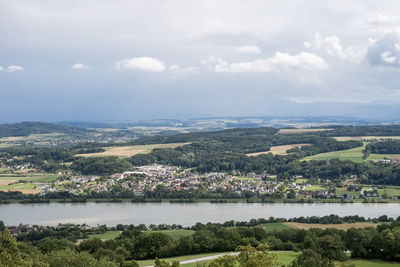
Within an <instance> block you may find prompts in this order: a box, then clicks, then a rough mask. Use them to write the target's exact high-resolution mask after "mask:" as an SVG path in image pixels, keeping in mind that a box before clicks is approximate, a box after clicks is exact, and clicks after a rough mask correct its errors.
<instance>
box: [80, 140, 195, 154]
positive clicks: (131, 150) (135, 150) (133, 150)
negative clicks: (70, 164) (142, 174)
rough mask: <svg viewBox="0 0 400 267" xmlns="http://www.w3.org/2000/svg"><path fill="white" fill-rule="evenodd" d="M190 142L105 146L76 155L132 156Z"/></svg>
mask: <svg viewBox="0 0 400 267" xmlns="http://www.w3.org/2000/svg"><path fill="white" fill-rule="evenodd" d="M187 144H190V143H170V144H154V145H139V146H113V147H104V149H106V151H104V152H98V153H88V154H77V155H76V156H81V157H107V156H117V157H131V156H133V155H137V154H147V153H150V152H151V151H152V150H153V149H155V148H175V147H179V146H184V145H187Z"/></svg>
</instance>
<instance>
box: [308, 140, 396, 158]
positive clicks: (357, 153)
mask: <svg viewBox="0 0 400 267" xmlns="http://www.w3.org/2000/svg"><path fill="white" fill-rule="evenodd" d="M367 144H368V143H367V142H364V145H363V146H361V147H356V148H352V149H347V150H340V151H333V152H327V153H321V154H316V155H313V156H309V157H306V158H304V159H303V160H330V159H334V158H338V159H340V160H350V161H353V162H356V163H361V162H365V161H368V160H372V161H377V160H382V159H390V158H396V157H400V155H398V154H370V155H369V157H368V158H367V159H364V158H363V156H364V154H363V150H364V149H365V147H366V145H367Z"/></svg>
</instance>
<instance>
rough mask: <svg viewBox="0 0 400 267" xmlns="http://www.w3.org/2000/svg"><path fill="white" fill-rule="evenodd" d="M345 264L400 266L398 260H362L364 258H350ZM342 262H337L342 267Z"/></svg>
mask: <svg viewBox="0 0 400 267" xmlns="http://www.w3.org/2000/svg"><path fill="white" fill-rule="evenodd" d="M344 263H345V264H354V265H355V266H356V267H386V266H400V263H398V262H390V261H382V260H362V259H349V260H347V261H345V262H344ZM340 264H342V263H336V266H337V267H340Z"/></svg>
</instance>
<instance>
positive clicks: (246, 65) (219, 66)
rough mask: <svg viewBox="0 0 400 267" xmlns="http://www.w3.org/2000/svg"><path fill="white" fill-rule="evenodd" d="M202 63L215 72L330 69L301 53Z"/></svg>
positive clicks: (317, 58) (312, 55) (320, 59)
mask: <svg viewBox="0 0 400 267" xmlns="http://www.w3.org/2000/svg"><path fill="white" fill-rule="evenodd" d="M201 63H202V64H203V65H204V66H206V67H208V68H209V69H210V70H212V71H215V72H242V73H245V72H272V71H277V70H281V69H288V68H292V67H297V68H308V69H326V68H328V64H327V63H326V62H325V61H324V59H322V58H321V57H319V56H317V55H314V54H311V53H307V52H301V53H299V54H297V55H294V56H291V55H289V54H287V53H279V52H278V53H276V54H275V56H273V57H270V58H266V59H256V60H253V61H247V62H234V63H228V62H227V61H225V60H223V59H220V58H216V57H212V56H211V57H209V58H208V59H206V60H202V61H201Z"/></svg>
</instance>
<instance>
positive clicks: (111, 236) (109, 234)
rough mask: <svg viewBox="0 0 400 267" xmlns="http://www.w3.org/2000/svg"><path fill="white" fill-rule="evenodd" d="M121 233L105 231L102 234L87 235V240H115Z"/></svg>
mask: <svg viewBox="0 0 400 267" xmlns="http://www.w3.org/2000/svg"><path fill="white" fill-rule="evenodd" d="M120 233H121V231H107V232H105V233H104V234H89V235H88V236H89V239H92V238H99V239H102V240H109V239H115V238H116V237H117V236H119V234H120Z"/></svg>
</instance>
